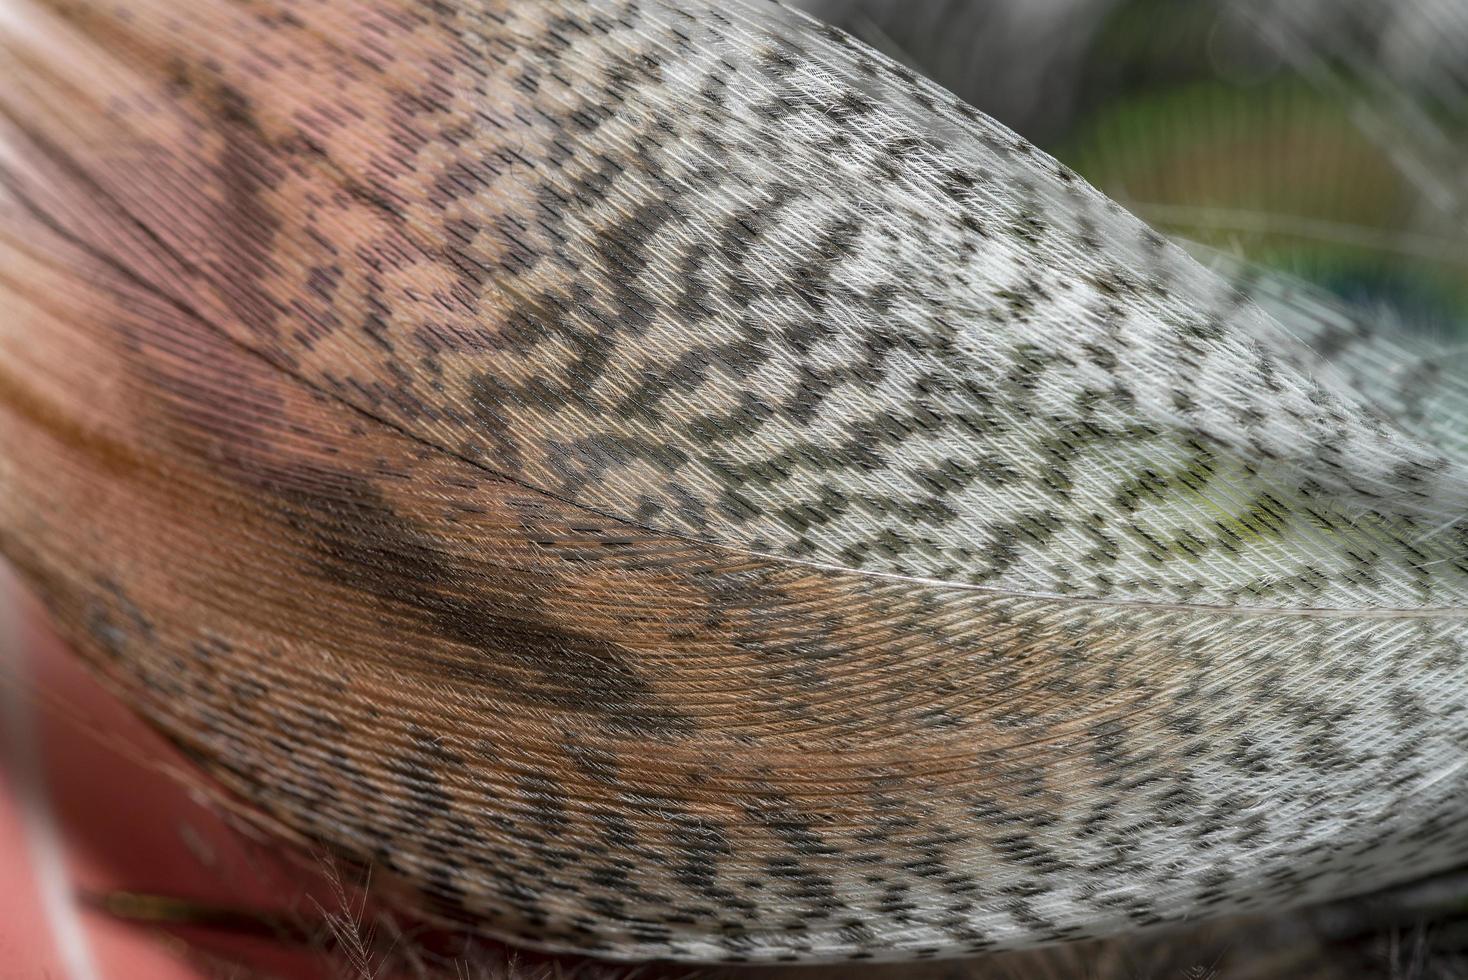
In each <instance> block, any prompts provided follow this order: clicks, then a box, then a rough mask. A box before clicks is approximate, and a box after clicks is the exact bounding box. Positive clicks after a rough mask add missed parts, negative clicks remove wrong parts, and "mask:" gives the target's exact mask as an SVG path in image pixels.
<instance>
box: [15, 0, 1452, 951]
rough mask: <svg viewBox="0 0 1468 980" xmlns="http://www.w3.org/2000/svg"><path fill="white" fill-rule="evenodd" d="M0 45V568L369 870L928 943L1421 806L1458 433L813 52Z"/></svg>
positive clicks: (958, 946) (460, 1) (279, 17)
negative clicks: (6, 562) (6, 564)
mask: <svg viewBox="0 0 1468 980" xmlns="http://www.w3.org/2000/svg"><path fill="white" fill-rule="evenodd" d="M0 72H3V75H4V76H5V78H6V80H7V82H8V83H9V84H8V85H7V86H6V88H5V89H4V90H3V91H0V298H3V301H4V303H5V309H6V315H5V316H4V318H0V547H3V550H4V553H5V554H6V555H7V556H8V557H9V558H10V559H11V560H12V561H13V562H15V563H16V564H17V566H18V567H20V568H21V569H22V570H23V571H24V572H25V573H26V574H27V576H28V577H29V578H30V579H31V580H32V581H33V582H34V583H35V584H36V585H37V587H38V588H39V590H40V591H41V593H42V594H43V595H44V596H45V597H46V598H47V599H48V600H49V601H50V602H51V604H52V605H53V607H54V609H55V610H56V613H57V616H58V619H59V621H60V622H61V623H62V624H63V626H64V627H65V628H66V629H67V630H68V631H69V633H70V635H71V637H72V639H73V640H75V642H76V643H77V644H78V646H79V648H80V649H82V650H83V652H85V653H86V654H87V655H88V656H89V657H90V658H91V659H92V660H93V661H94V662H95V663H96V664H97V666H98V667H99V669H101V670H102V671H103V672H104V674H105V675H106V676H108V677H110V678H111V679H112V680H113V681H114V683H115V684H116V685H117V686H118V687H119V688H120V689H121V690H122V691H124V692H125V694H126V696H127V697H128V698H129V700H130V701H132V703H134V704H135V705H136V706H137V707H138V709H139V710H140V711H142V712H143V713H144V715H146V716H147V717H148V718H150V719H151V720H152V721H153V722H154V723H155V724H156V725H158V726H159V727H160V728H161V729H162V730H163V731H165V732H166V733H168V734H169V735H170V736H171V737H173V738H174V739H175V740H176V741H178V742H179V743H180V744H181V745H183V746H185V747H186V748H187V749H189V750H190V751H191V753H192V754H193V755H194V756H195V757H196V758H198V759H199V761H200V762H201V763H202V764H203V765H204V766H205V767H206V768H207V769H209V770H210V771H211V772H212V773H213V774H214V775H215V776H217V777H218V778H219V779H220V780H222V781H223V783H224V784H225V785H226V786H228V787H229V788H230V789H232V790H234V791H235V792H237V793H238V794H239V795H240V796H241V797H242V798H243V799H244V800H246V801H248V802H249V804H250V805H251V806H252V807H253V808H254V809H255V811H256V819H258V820H259V821H261V822H262V823H265V824H267V825H268V826H270V827H271V828H272V829H274V830H276V831H277V832H279V833H281V834H283V835H284V836H286V837H287V838H289V839H293V840H296V841H301V842H309V843H312V844H314V845H318V846H320V845H324V846H326V847H328V848H330V849H331V850H332V851H333V852H334V853H336V854H338V855H340V856H341V857H343V858H346V859H349V860H353V861H357V862H361V863H371V864H373V865H375V866H376V867H378V868H380V869H382V870H383V871H385V872H387V873H388V874H387V879H388V880H390V881H395V882H396V883H397V884H398V885H399V886H402V887H403V889H404V895H405V899H404V900H405V901H409V902H411V903H414V904H416V905H419V906H422V907H426V908H428V909H430V910H432V911H434V912H437V913H441V914H445V915H449V916H453V917H456V918H468V919H471V920H473V921H474V922H475V923H476V924H477V927H478V928H482V929H483V930H484V931H486V932H488V933H492V934H496V935H502V936H506V937H509V938H512V939H517V940H521V941H526V942H532V943H535V944H539V945H543V946H548V947H552V948H563V949H576V950H583V951H587V952H591V953H595V954H599V955H604V956H614V957H620V958H649V957H671V958H678V959H691V960H698V959H723V960H745V959H747V960H787V959H833V958H841V957H856V958H869V957H883V958H898V957H927V956H937V955H948V954H956V953H963V952H969V951H979V950H986V949H994V948H1002V947H1012V946H1020V945H1028V944H1035V943H1039V942H1045V941H1051V940H1057V939H1064V938H1073V937H1078V936H1086V935H1095V934H1102V933H1106V932H1113V931H1117V930H1120V929H1125V928H1129V927H1134V926H1137V925H1146V924H1151V923H1156V922H1162V921H1167V920H1172V919H1178V918H1182V917H1195V916H1198V915H1203V914H1212V913H1216V912H1221V911H1225V910H1234V909H1246V908H1249V909H1259V908H1270V907H1275V906H1283V905H1290V904H1298V903H1301V902H1304V901H1307V900H1310V899H1312V898H1318V897H1322V896H1328V895H1336V894H1340V893H1342V892H1346V891H1361V890H1365V889H1368V888H1371V887H1375V886H1380V885H1383V884H1387V883H1390V882H1392V881H1397V880H1401V879H1403V878H1406V877H1409V876H1411V875H1413V874H1416V873H1421V872H1425V871H1428V870H1432V869H1434V868H1436V867H1439V866H1441V865H1443V864H1445V863H1448V862H1451V861H1452V860H1453V859H1454V858H1455V857H1456V855H1458V854H1461V853H1462V849H1463V847H1464V845H1465V844H1468V829H1465V825H1464V824H1463V822H1462V820H1461V819H1460V818H1461V817H1462V816H1463V809H1464V807H1463V800H1464V789H1465V784H1468V769H1465V766H1464V761H1465V760H1464V756H1463V737H1464V733H1465V727H1468V721H1465V715H1464V709H1465V707H1468V690H1465V684H1464V680H1463V677H1464V674H1463V670H1464V653H1465V649H1464V640H1465V635H1464V612H1463V600H1464V596H1465V591H1468V553H1465V545H1468V526H1465V525H1464V524H1462V523H1460V522H1459V520H1458V519H1459V518H1460V517H1461V516H1462V514H1463V510H1464V506H1465V503H1468V481H1465V479H1464V475H1465V474H1464V464H1465V457H1464V454H1463V449H1464V447H1463V445H1462V443H1461V439H1460V438H1454V437H1453V436H1452V434H1451V433H1449V434H1448V435H1447V436H1443V434H1442V432H1441V427H1437V428H1434V426H1432V425H1426V424H1418V423H1416V422H1414V421H1413V420H1414V418H1416V416H1414V415H1413V413H1412V412H1411V411H1410V406H1407V405H1405V404H1403V403H1402V400H1401V398H1400V397H1399V396H1400V393H1401V391H1402V390H1403V389H1402V388H1401V387H1400V386H1393V385H1390V384H1386V385H1382V386H1380V387H1378V388H1371V389H1363V388H1360V387H1358V386H1357V385H1355V384H1354V383H1352V381H1351V378H1352V377H1353V376H1355V375H1353V374H1352V371H1353V370H1354V371H1356V372H1357V374H1359V375H1360V376H1366V374H1367V373H1369V372H1368V371H1364V370H1362V369H1361V368H1360V367H1357V368H1350V365H1352V364H1356V365H1369V364H1370V363H1371V360H1370V358H1371V357H1374V356H1387V355H1380V354H1379V353H1376V354H1373V353H1372V352H1373V351H1378V352H1379V350H1387V351H1388V353H1390V351H1391V349H1390V348H1381V347H1378V346H1373V345H1371V344H1363V345H1361V347H1360V349H1361V350H1364V351H1366V352H1367V356H1365V359H1364V360H1357V361H1351V360H1349V359H1347V360H1345V361H1340V362H1336V361H1333V362H1332V363H1344V364H1346V365H1347V368H1345V369H1343V370H1342V371H1340V372H1336V371H1325V370H1322V369H1321V365H1320V362H1319V361H1318V358H1316V359H1312V358H1315V355H1314V354H1312V348H1311V347H1310V341H1311V339H1312V338H1311V337H1309V336H1305V337H1302V336H1301V335H1300V333H1298V332H1291V331H1287V330H1284V329H1282V328H1281V326H1280V323H1279V321H1278V320H1277V319H1275V318H1272V317H1271V315H1270V313H1269V312H1268V311H1267V310H1268V309H1269V308H1270V303H1271V302H1272V303H1273V304H1274V306H1273V309H1274V310H1275V312H1279V311H1281V310H1285V309H1295V308H1297V307H1295V306H1288V305H1285V304H1288V303H1293V302H1294V300H1293V298H1291V297H1282V296H1281V295H1280V294H1279V293H1278V292H1275V293H1269V292H1267V291H1265V292H1263V293H1261V296H1262V298H1263V299H1264V300H1265V301H1266V302H1265V304H1264V305H1263V306H1261V305H1260V304H1258V303H1256V302H1254V301H1253V300H1252V299H1250V298H1249V296H1248V295H1246V294H1245V293H1244V292H1241V291H1240V290H1238V289H1236V288H1235V287H1234V286H1232V285H1229V284H1227V283H1226V282H1225V280H1224V279H1222V278H1220V277H1219V276H1217V275H1215V274H1213V273H1210V272H1208V271H1205V270H1204V269H1203V268H1202V267H1201V266H1199V265H1197V264H1195V263H1194V262H1193V261H1192V260H1190V259H1188V258H1187V257H1185V256H1184V255H1183V254H1182V253H1181V252H1179V251H1178V250H1177V249H1175V248H1174V247H1173V246H1172V245H1170V244H1167V243H1166V242H1164V240H1163V239H1162V238H1161V237H1159V236H1158V235H1156V234H1155V233H1153V232H1151V231H1149V230H1148V229H1146V228H1145V227H1144V226H1142V225H1141V224H1140V223H1138V222H1136V221H1135V220H1134V219H1132V218H1131V217H1129V216H1128V215H1127V214H1125V213H1124V212H1123V211H1122V210H1121V209H1120V208H1119V207H1117V206H1116V205H1114V204H1112V203H1110V202H1108V201H1106V200H1105V199H1104V198H1102V197H1101V196H1100V195H1098V194H1097V193H1096V192H1095V191H1094V190H1092V189H1090V188H1089V187H1087V186H1086V185H1084V184H1083V183H1082V182H1081V181H1080V180H1079V179H1078V178H1077V177H1075V175H1073V174H1071V173H1070V172H1068V171H1067V170H1066V169H1065V168H1063V167H1061V166H1060V165H1058V164H1057V163H1056V162H1055V161H1053V160H1051V159H1050V158H1048V157H1046V156H1045V155H1043V154H1041V153H1040V152H1038V151H1036V150H1034V149H1033V148H1032V147H1030V146H1029V145H1027V144H1026V143H1025V142H1024V141H1023V140H1021V139H1019V138H1018V137H1016V136H1015V135H1014V134H1013V133H1010V132H1008V131H1006V130H1005V129H1003V127H1001V126H999V125H997V124H995V123H994V122H992V121H991V120H988V119H986V118H985V117H983V116H982V115H980V114H979V113H977V112H976V111H974V110H972V109H970V108H968V107H967V106H965V105H963V104H962V103H960V102H958V101H956V100H955V99H954V98H953V97H952V96H950V95H948V94H946V93H944V92H943V91H942V90H940V89H938V88H936V87H934V86H932V85H930V84H928V83H925V82H923V81H921V80H920V79H917V78H915V77H914V76H913V75H912V74H911V73H910V72H908V71H906V70H905V69H903V68H900V67H898V66H895V65H893V64H892V63H890V62H888V61H887V60H885V59H884V58H882V57H881V56H879V55H877V54H875V53H874V52H872V51H870V50H868V49H866V48H864V47H862V46H861V45H859V44H856V43H855V42H852V41H850V40H849V39H847V38H846V37H845V36H844V35H842V34H841V33H839V32H837V31H834V30H831V29H828V28H823V27H821V26H820V25H818V24H817V23H815V22H814V21H810V20H807V19H804V18H803V17H801V16H800V15H797V14H793V13H790V12H788V11H786V10H784V9H783V8H780V7H778V6H775V5H771V4H767V3H763V2H753V0H739V2H734V3H718V4H706V3H679V4H670V3H664V2H634V0H593V2H573V0H558V2H553V3H552V2H546V3H510V2H501V3H496V2H493V0H447V2H445V0H439V2H430V3H421V4H419V3H407V2H404V3H395V2H390V0H361V2H349V0H330V2H308V3H300V4H288V5H285V4H276V3H272V2H267V0H250V2H243V3H225V2H222V0H193V2H188V3H185V2H182V0H125V2H122V3H118V4H114V5H111V6H108V7H101V6H97V7H92V6H74V5H71V4H67V3H63V2H59V0H58V2H54V3H47V2H40V0H4V3H3V5H0ZM1337 346H1339V345H1337ZM1394 363H1396V362H1394ZM1442 390H1443V391H1446V392H1448V395H1445V396H1444V397H1449V396H1453V392H1454V391H1455V389H1453V388H1452V387H1451V386H1447V387H1445V388H1443V389H1442ZM1394 393H1396V394H1394ZM1453 397H1455V396H1453ZM1394 398H1395V399H1396V400H1395V401H1394V400H1393V399H1394ZM1452 403H1453V404H1457V403H1456V402H1452Z"/></svg>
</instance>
